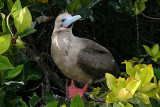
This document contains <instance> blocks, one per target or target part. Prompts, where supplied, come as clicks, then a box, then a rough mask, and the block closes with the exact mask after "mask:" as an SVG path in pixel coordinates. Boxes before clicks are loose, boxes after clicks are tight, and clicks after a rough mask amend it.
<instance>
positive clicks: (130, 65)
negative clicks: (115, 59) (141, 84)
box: [125, 61, 135, 78]
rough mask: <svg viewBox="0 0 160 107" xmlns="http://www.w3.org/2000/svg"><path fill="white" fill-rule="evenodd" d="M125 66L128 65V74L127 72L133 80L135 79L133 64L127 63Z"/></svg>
mask: <svg viewBox="0 0 160 107" xmlns="http://www.w3.org/2000/svg"><path fill="white" fill-rule="evenodd" d="M125 64H126V72H127V74H128V75H129V76H130V77H131V78H134V76H135V72H133V67H132V64H131V62H127V61H125Z"/></svg>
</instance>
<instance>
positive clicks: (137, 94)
mask: <svg viewBox="0 0 160 107" xmlns="http://www.w3.org/2000/svg"><path fill="white" fill-rule="evenodd" d="M135 96H137V97H138V98H139V99H140V100H141V101H142V102H143V103H145V104H149V103H150V101H149V97H148V96H147V95H146V94H143V93H140V92H137V93H136V94H135Z"/></svg>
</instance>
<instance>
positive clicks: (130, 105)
mask: <svg viewBox="0 0 160 107" xmlns="http://www.w3.org/2000/svg"><path fill="white" fill-rule="evenodd" d="M125 107H133V105H132V104H130V103H126V106H125Z"/></svg>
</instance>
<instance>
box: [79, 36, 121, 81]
mask: <svg viewBox="0 0 160 107" xmlns="http://www.w3.org/2000/svg"><path fill="white" fill-rule="evenodd" d="M82 42H83V43H84V45H85V48H83V49H82V50H81V51H80V52H79V55H78V62H77V65H78V66H79V67H80V68H81V69H82V70H83V71H84V72H85V73H87V74H89V75H91V76H92V77H93V78H94V79H101V78H104V75H105V73H106V72H108V73H111V74H118V73H119V68H118V66H117V63H116V62H115V60H114V58H113V56H112V55H111V53H110V52H109V51H108V50H107V49H106V48H104V47H103V46H101V45H99V44H97V43H95V42H93V41H91V40H88V39H82Z"/></svg>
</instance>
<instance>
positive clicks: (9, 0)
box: [7, 0, 14, 11]
mask: <svg viewBox="0 0 160 107" xmlns="http://www.w3.org/2000/svg"><path fill="white" fill-rule="evenodd" d="M13 5H14V3H13V1H12V0H7V6H8V10H9V11H11V10H12V7H13Z"/></svg>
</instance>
